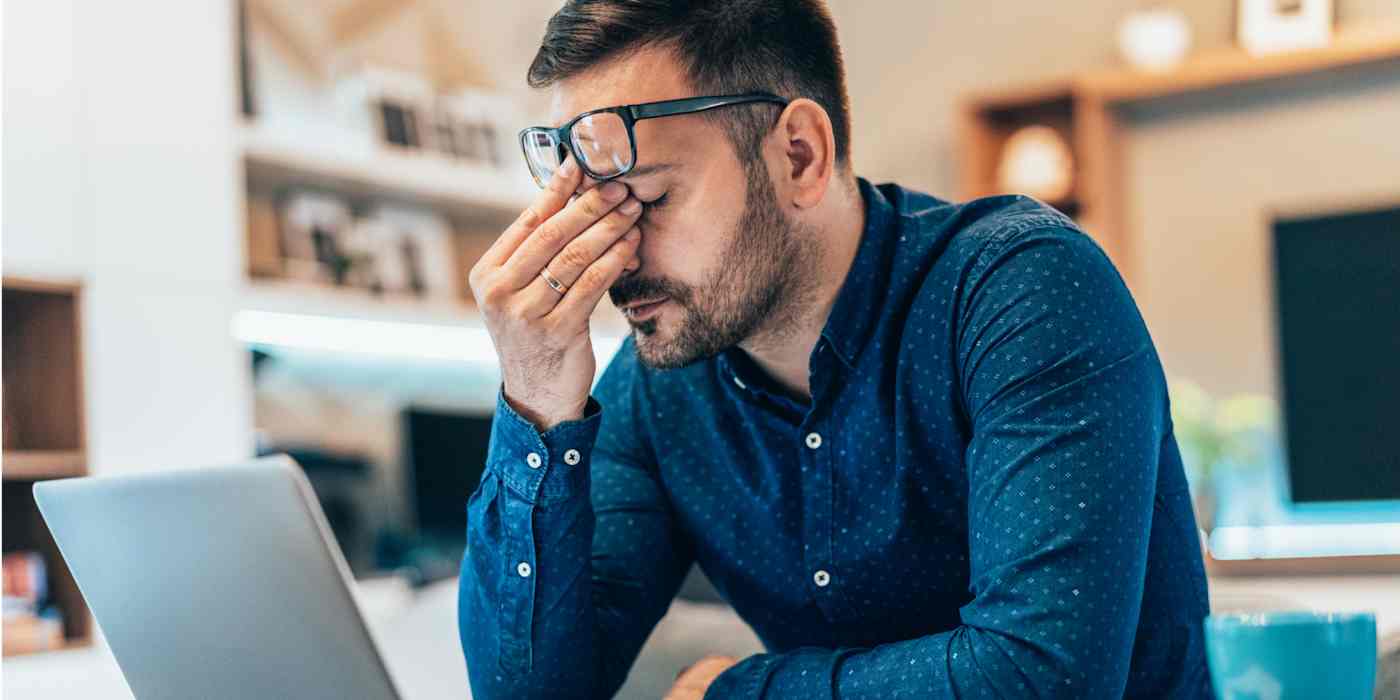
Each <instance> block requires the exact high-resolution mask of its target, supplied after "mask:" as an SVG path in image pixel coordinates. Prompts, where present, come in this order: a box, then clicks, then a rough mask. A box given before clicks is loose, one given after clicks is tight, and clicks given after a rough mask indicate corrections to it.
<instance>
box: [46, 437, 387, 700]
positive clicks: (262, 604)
mask: <svg viewBox="0 0 1400 700" xmlns="http://www.w3.org/2000/svg"><path fill="white" fill-rule="evenodd" d="M34 500H35V501H37V502H38V505H39V510H40V512H41V513H42V514H43V516H44V521H45V522H47V523H48V526H49V530H50V531H51V532H52V533H53V537H54V540H55V541H56V542H57V543H58V548H59V551H60V552H61V553H62V554H63V559H64V560H65V561H66V562H67V563H68V568H69V569H70V570H72V572H73V576H74V578H75V579H76V580H77V583H78V588H79V589H80V590H81V591H82V594H83V598H85V599H86V600H87V604H88V607H90V608H91V609H92V613H93V615H94V617H96V619H97V623H98V625H100V626H101V628H102V632H103V634H104V635H105V636H106V638H107V643H108V644H109V645H110V646H111V648H112V654H113V656H115V657H116V660H117V664H118V665H119V666H120V667H121V670H122V674H123V675H125V676H126V682H127V684H128V685H129V686H130V687H131V691H132V693H133V694H134V695H135V696H136V697H138V698H142V699H143V700H145V699H146V698H179V699H181V700H184V699H186V698H207V699H209V700H222V699H224V698H230V699H232V698H239V699H240V700H241V699H243V698H326V699H327V700H330V699H332V698H334V699H336V700H341V699H343V698H398V697H399V695H398V691H397V689H396V687H395V685H394V682H393V679H392V678H391V677H390V675H389V672H388V669H387V668H386V666H385V664H384V662H383V659H382V658H381V657H380V655H379V651H378V649H377V648H376V647H375V643H374V640H373V639H372V638H371V636H370V633H369V630H368V628H367V627H366V626H365V622H364V619H363V618H362V617H361V615H360V610H359V608H358V606H357V604H356V602H355V599H354V598H353V596H352V593H351V588H350V586H351V583H352V579H351V577H350V569H349V567H348V566H346V564H345V559H344V557H343V556H342V555H341V552H340V549H339V547H337V546H336V544H335V541H334V539H333V538H332V536H331V531H330V528H329V527H328V526H327V524H326V519H325V516H324V515H323V514H322V513H321V507H320V504H319V503H318V502H317V500H316V497H315V494H314V493H313V492H312V490H311V485H310V483H309V482H307V480H306V477H305V476H304V475H303V474H302V472H301V469H300V467H298V466H297V464H296V463H295V462H293V461H292V460H291V459H290V458H289V457H287V456H286V455H275V456H273V457H265V458H262V459H257V460H253V461H250V462H247V463H244V464H235V465H229V466H218V467H207V468H201V469H189V470H180V471H165V472H153V473H144V474H136V475H125V476H96V477H84V478H76V479H58V480H53V481H43V482H39V483H36V484H35V485H34Z"/></svg>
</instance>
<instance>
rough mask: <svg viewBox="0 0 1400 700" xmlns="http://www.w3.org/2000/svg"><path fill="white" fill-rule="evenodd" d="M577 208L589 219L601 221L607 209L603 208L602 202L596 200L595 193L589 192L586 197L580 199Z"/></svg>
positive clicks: (596, 195)
mask: <svg viewBox="0 0 1400 700" xmlns="http://www.w3.org/2000/svg"><path fill="white" fill-rule="evenodd" d="M578 206H579V209H582V210H583V213H584V214H586V215H587V216H588V218H589V219H601V218H602V217H603V215H604V214H606V213H607V209H605V208H604V207H603V202H602V201H601V200H600V199H599V198H598V194H597V193H596V192H589V193H588V194H587V195H586V196H584V197H580V198H579V200H578Z"/></svg>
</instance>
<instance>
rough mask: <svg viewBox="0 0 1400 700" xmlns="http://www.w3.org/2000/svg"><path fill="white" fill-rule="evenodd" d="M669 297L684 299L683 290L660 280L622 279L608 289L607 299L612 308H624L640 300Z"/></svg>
mask: <svg viewBox="0 0 1400 700" xmlns="http://www.w3.org/2000/svg"><path fill="white" fill-rule="evenodd" d="M657 297H670V298H672V299H675V300H681V299H684V298H686V292H685V290H684V289H678V288H677V286H676V285H673V284H670V283H668V282H665V281H661V280H649V279H639V278H635V277H634V278H629V279H624V280H622V281H620V282H618V283H617V284H614V285H613V286H612V287H611V288H609V289H608V298H609V299H611V300H612V303H613V305H614V306H625V305H627V304H630V303H632V302H634V301H638V300H641V299H655V298H657Z"/></svg>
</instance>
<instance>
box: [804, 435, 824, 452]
mask: <svg viewBox="0 0 1400 700" xmlns="http://www.w3.org/2000/svg"><path fill="white" fill-rule="evenodd" d="M807 446H808V447H810V448H812V449H814V450H815V449H817V448H818V447H821V446H822V436H821V435H819V434H817V433H807Z"/></svg>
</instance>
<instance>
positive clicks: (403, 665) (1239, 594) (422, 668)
mask: <svg viewBox="0 0 1400 700" xmlns="http://www.w3.org/2000/svg"><path fill="white" fill-rule="evenodd" d="M1210 587H1211V598H1212V600H1213V601H1218V604H1217V603H1215V602H1213V607H1214V608H1217V609H1219V608H1221V607H1234V606H1240V605H1249V604H1260V603H1263V604H1267V603H1268V602H1269V601H1287V602H1290V603H1289V604H1291V605H1293V606H1296V607H1304V608H1316V609H1319V610H1374V611H1375V612H1376V624H1377V627H1378V628H1379V632H1380V634H1381V636H1382V637H1383V638H1384V637H1386V636H1387V635H1394V634H1400V575H1385V576H1313V577H1267V578H1264V577H1258V578H1256V577H1232V578H1213V579H1211V583H1210ZM456 594H457V589H456V581H453V580H447V581H440V582H438V583H436V584H434V585H432V586H429V587H428V588H426V589H424V590H422V591H419V592H417V593H414V592H413V591H410V590H409V589H408V588H407V587H406V586H405V585H404V584H402V582H398V581H395V580H392V579H387V580H377V581H363V582H358V583H357V586H356V597H357V598H358V599H359V601H360V606H361V609H362V610H364V613H365V619H366V621H367V622H368V624H369V626H370V629H371V631H372V632H373V633H374V636H375V638H376V639H377V640H378V642H379V645H380V648H381V650H382V653H383V654H384V660H385V663H386V664H387V665H388V666H389V669H390V671H391V672H392V673H393V674H394V677H395V679H396V680H397V682H398V685H399V689H400V691H401V692H402V693H403V696H404V698H405V700H433V699H436V698H442V699H443V700H447V699H448V698H452V699H453V700H462V698H470V697H471V693H470V691H469V690H468V687H467V677H466V670H465V665H464V662H463V661H462V651H461V648H460V647H459V642H458V639H457V599H456ZM759 650H760V647H759V644H758V640H757V639H756V638H755V637H754V636H753V632H752V631H751V630H750V629H749V628H748V626H747V625H745V624H744V623H743V622H742V621H741V620H740V619H739V618H738V616H737V615H735V614H734V612H733V611H732V610H730V609H729V608H727V607H724V606H719V605H713V604H699V603H690V602H687V601H676V602H675V603H674V604H672V606H671V609H670V611H668V612H667V613H666V616H665V617H664V618H662V620H661V623H660V624H659V625H658V626H657V629H656V631H655V632H654V633H653V634H652V636H651V637H650V638H649V639H648V640H647V643H646V646H645V647H643V649H642V654H641V657H639V659H638V661H637V664H636V665H635V666H634V667H633V671H632V674H631V675H630V676H629V677H628V682H627V685H625V686H623V688H622V690H621V692H619V694H618V697H619V698H641V697H650V698H655V697H659V696H660V692H656V689H657V688H659V687H661V686H662V685H665V684H666V683H667V682H668V681H669V680H670V679H672V678H674V677H675V672H676V671H677V670H679V668H680V666H682V665H684V664H686V663H690V662H691V661H694V660H695V659H696V658H699V657H700V656H701V655H703V654H704V653H710V652H715V653H731V654H733V655H735V656H739V657H741V658H742V657H743V656H747V655H748V654H751V653H754V652H756V651H759ZM663 690H664V688H663ZM3 695H4V697H5V698H6V700H39V699H40V698H44V699H45V700H62V699H65V698H74V699H78V698H82V699H84V700H86V699H87V698H120V699H123V700H125V699H128V698H131V697H132V695H131V691H130V690H129V689H128V688H127V687H126V681H125V680H124V679H123V678H122V675H121V671H120V670H119V669H118V668H117V664H116V660H115V659H113V658H112V653H111V650H110V649H108V647H107V645H106V642H105V640H104V639H103V637H102V635H101V631H100V629H98V630H96V633H95V635H94V644H93V646H91V647H88V648H84V649H74V650H68V651H59V652H50V653H46V654H33V655H28V656H18V657H13V658H8V659H5V662H4V693H3Z"/></svg>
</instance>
